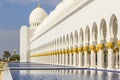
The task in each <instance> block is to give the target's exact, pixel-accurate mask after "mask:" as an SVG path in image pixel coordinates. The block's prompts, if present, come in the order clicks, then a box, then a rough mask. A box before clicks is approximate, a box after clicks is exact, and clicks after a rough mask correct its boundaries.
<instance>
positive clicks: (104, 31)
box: [100, 19, 107, 43]
mask: <svg viewBox="0 0 120 80" xmlns="http://www.w3.org/2000/svg"><path fill="white" fill-rule="evenodd" d="M106 34H107V26H106V21H105V20H104V19H102V20H101V23H100V40H101V41H102V42H101V43H105V41H106Z"/></svg>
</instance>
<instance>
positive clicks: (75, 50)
mask: <svg viewBox="0 0 120 80" xmlns="http://www.w3.org/2000/svg"><path fill="white" fill-rule="evenodd" d="M76 59H77V48H73V66H75V67H76V66H77V64H76V62H77V60H76Z"/></svg>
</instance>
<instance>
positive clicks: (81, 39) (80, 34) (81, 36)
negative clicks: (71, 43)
mask: <svg viewBox="0 0 120 80" xmlns="http://www.w3.org/2000/svg"><path fill="white" fill-rule="evenodd" d="M83 38H84V37H83V29H82V28H80V33H79V40H80V42H79V43H80V45H81V46H83Z"/></svg>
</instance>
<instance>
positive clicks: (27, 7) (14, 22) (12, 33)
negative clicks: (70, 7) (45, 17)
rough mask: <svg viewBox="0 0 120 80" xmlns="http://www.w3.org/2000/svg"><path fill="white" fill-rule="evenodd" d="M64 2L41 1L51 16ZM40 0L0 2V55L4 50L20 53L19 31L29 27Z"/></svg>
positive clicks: (1, 0) (54, 0)
mask: <svg viewBox="0 0 120 80" xmlns="http://www.w3.org/2000/svg"><path fill="white" fill-rule="evenodd" d="M61 1H62V0H40V4H41V7H42V8H43V9H45V10H46V12H47V13H48V14H49V13H50V12H51V11H52V10H54V8H55V7H56V5H57V4H58V3H60V2H61ZM37 4H38V0H0V55H2V54H3V51H4V50H9V51H10V52H11V53H12V50H13V49H16V50H17V53H19V39H20V38H19V35H20V34H19V30H20V27H21V26H22V25H29V14H30V12H31V11H32V10H33V9H34V8H36V7H37Z"/></svg>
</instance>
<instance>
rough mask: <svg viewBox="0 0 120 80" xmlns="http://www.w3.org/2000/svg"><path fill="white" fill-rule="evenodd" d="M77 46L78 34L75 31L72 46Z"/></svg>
mask: <svg viewBox="0 0 120 80" xmlns="http://www.w3.org/2000/svg"><path fill="white" fill-rule="evenodd" d="M77 44H78V32H77V30H76V31H75V34H74V45H75V46H77Z"/></svg>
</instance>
